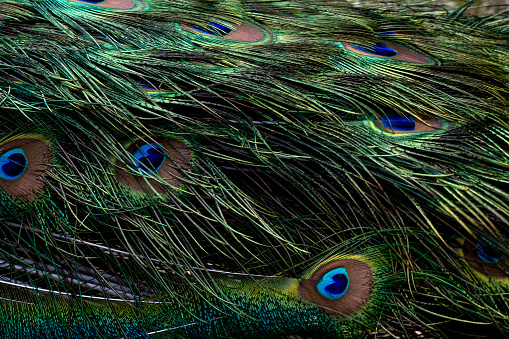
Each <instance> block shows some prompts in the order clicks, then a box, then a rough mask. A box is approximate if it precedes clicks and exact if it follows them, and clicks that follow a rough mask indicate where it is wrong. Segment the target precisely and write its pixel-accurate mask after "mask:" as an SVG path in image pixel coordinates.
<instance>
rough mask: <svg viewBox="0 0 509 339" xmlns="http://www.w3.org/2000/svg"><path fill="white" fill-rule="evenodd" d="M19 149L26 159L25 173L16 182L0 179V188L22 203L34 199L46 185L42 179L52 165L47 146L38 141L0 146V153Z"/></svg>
mask: <svg viewBox="0 0 509 339" xmlns="http://www.w3.org/2000/svg"><path fill="white" fill-rule="evenodd" d="M15 148H21V149H22V150H23V152H24V153H25V156H26V158H27V164H26V168H25V172H23V174H22V175H21V176H20V177H19V178H18V179H16V180H4V179H0V187H1V188H2V190H3V191H4V192H5V193H6V194H8V195H9V196H11V197H15V198H18V199H20V200H23V201H31V200H34V199H36V198H37V197H38V196H39V194H40V193H41V191H42V189H43V188H44V186H45V185H46V182H45V181H44V179H43V178H42V177H43V176H44V175H45V174H46V170H48V169H50V166H51V164H52V163H53V155H52V152H51V149H50V147H49V146H48V144H47V143H46V142H45V141H43V140H39V139H33V138H26V139H16V140H12V141H9V142H6V143H5V144H3V145H0V150H1V153H2V154H3V153H5V152H7V151H10V150H12V149H15Z"/></svg>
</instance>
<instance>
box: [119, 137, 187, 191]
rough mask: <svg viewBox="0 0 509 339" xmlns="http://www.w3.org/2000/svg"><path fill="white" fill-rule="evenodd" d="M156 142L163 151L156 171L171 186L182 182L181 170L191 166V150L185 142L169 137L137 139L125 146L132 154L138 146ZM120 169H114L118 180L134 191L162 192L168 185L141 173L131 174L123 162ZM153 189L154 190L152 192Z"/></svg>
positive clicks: (166, 189)
mask: <svg viewBox="0 0 509 339" xmlns="http://www.w3.org/2000/svg"><path fill="white" fill-rule="evenodd" d="M151 142H156V143H158V144H159V145H161V146H162V148H163V150H164V153H165V157H166V158H165V160H164V163H163V164H162V165H161V167H160V168H159V170H157V173H158V174H159V175H160V176H161V178H162V179H163V180H164V181H166V182H167V183H169V184H170V185H172V186H178V185H180V184H181V183H182V177H183V173H182V171H183V170H187V169H189V167H191V150H190V149H189V148H188V147H187V145H186V144H185V143H183V142H182V141H179V140H176V139H170V138H162V137H161V138H153V139H147V140H138V141H136V142H135V143H133V144H132V145H130V146H129V147H128V148H127V151H128V152H129V153H130V154H134V153H135V152H136V150H137V149H138V147H140V146H142V145H144V144H147V143H151ZM119 167H120V168H121V169H117V170H116V175H117V178H118V179H119V181H120V182H121V183H122V184H124V185H126V186H127V187H129V188H131V189H134V190H136V191H141V192H148V193H150V194H151V193H155V192H157V193H164V192H167V191H168V189H169V186H168V185H165V184H163V183H161V182H159V181H157V180H154V179H151V178H149V177H147V178H145V179H144V177H143V176H141V175H133V174H131V173H128V169H127V166H126V165H125V164H123V163H119ZM154 191H155V192H154Z"/></svg>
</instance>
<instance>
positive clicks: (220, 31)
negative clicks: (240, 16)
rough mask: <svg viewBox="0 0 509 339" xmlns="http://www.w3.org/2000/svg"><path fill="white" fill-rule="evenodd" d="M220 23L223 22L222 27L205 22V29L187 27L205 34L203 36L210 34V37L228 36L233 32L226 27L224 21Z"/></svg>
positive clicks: (215, 23) (211, 22)
mask: <svg viewBox="0 0 509 339" xmlns="http://www.w3.org/2000/svg"><path fill="white" fill-rule="evenodd" d="M221 21H223V22H224V23H225V24H224V25H222V24H219V23H217V22H213V21H207V25H208V27H206V28H198V27H196V26H193V25H189V27H191V28H192V29H194V30H195V31H198V32H200V33H205V34H210V35H215V36H227V35H228V34H230V33H231V32H232V31H233V29H232V28H230V27H228V26H227V22H226V21H224V20H221Z"/></svg>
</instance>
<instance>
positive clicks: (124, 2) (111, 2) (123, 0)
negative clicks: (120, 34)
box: [67, 0, 147, 10]
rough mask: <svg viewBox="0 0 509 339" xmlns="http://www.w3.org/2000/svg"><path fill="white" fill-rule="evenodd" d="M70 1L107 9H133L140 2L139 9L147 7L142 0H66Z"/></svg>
mask: <svg viewBox="0 0 509 339" xmlns="http://www.w3.org/2000/svg"><path fill="white" fill-rule="evenodd" d="M67 1H71V2H78V3H80V4H86V5H90V6H96V7H103V8H109V9H121V10H130V9H134V8H136V7H138V6H140V4H141V6H140V7H141V8H140V10H144V9H145V8H146V7H147V4H145V2H143V1H139V2H136V1H134V0H106V1H103V2H101V3H97V4H94V3H90V2H87V1H80V0H67Z"/></svg>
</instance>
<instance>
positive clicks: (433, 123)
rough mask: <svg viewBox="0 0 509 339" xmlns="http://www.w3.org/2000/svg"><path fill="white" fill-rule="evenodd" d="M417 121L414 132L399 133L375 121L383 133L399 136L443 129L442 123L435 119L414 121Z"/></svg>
mask: <svg viewBox="0 0 509 339" xmlns="http://www.w3.org/2000/svg"><path fill="white" fill-rule="evenodd" d="M414 121H415V129H414V130H413V131H398V130H395V129H391V128H387V127H385V126H383V125H382V123H381V122H380V121H379V120H376V119H375V120H373V123H374V124H375V126H376V127H377V128H379V129H381V130H382V131H385V132H389V133H394V134H399V133H405V134H408V133H419V132H434V131H436V130H437V129H440V128H442V122H441V121H440V120H438V119H433V118H423V119H421V120H420V119H414Z"/></svg>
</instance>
